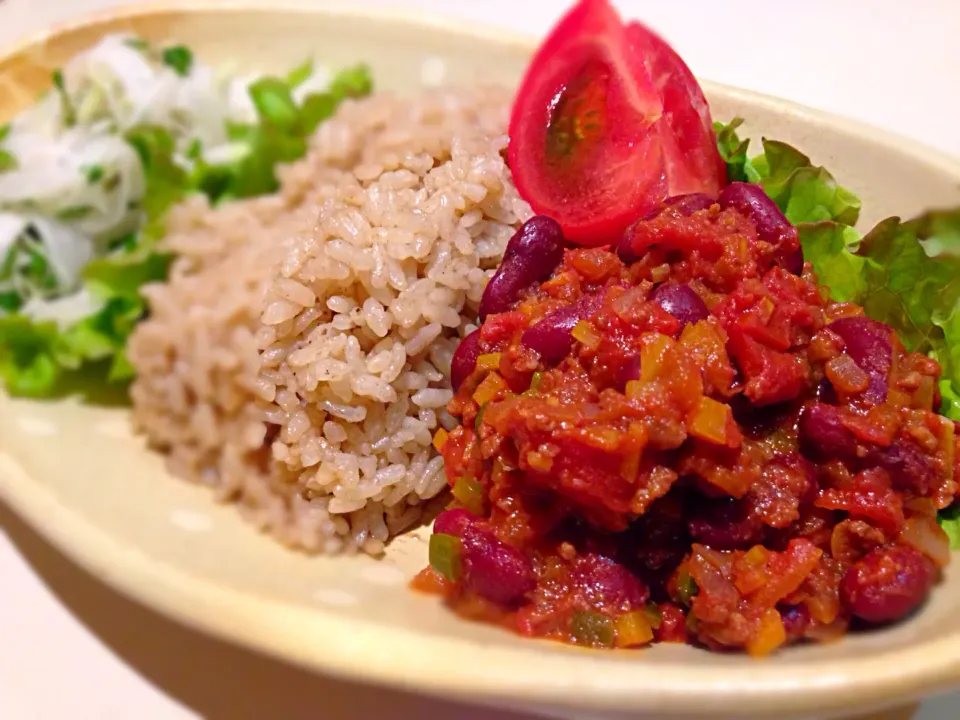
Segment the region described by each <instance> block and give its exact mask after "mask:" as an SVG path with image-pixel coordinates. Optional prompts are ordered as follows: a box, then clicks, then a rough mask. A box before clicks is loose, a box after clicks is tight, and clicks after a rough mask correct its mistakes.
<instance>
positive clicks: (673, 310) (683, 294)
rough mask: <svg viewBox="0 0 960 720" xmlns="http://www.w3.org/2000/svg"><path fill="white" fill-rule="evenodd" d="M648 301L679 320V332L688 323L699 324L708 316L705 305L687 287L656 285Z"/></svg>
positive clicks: (672, 284)
mask: <svg viewBox="0 0 960 720" xmlns="http://www.w3.org/2000/svg"><path fill="white" fill-rule="evenodd" d="M650 301H651V302H654V303H656V304H657V305H659V306H660V307H662V308H663V309H664V310H666V311H667V312H668V313H670V314H671V315H673V316H674V317H675V318H676V319H677V320H679V321H680V329H681V330H682V329H683V327H684V326H685V325H687V324H688V323H695V322H699V321H700V320H705V319H706V318H707V317H709V316H710V311H709V310H708V309H707V305H706V303H704V302H703V300H702V299H701V298H700V296H699V295H697V293H696V292H695V291H694V290H692V289H691V288H690V286H689V285H683V284H681V283H671V282H668V283H663V284H662V285H658V286H657V288H656V289H655V290H654V291H653V293H651V295H650Z"/></svg>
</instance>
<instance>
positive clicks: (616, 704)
mask: <svg viewBox="0 0 960 720" xmlns="http://www.w3.org/2000/svg"><path fill="white" fill-rule="evenodd" d="M238 11H256V12H263V13H266V14H273V13H290V12H301V13H310V14H319V15H336V16H341V17H344V16H346V17H351V18H354V19H366V20H371V21H377V22H385V23H402V24H406V25H412V26H418V27H423V26H427V27H430V28H435V29H437V30H440V31H444V32H451V33H455V34H460V35H469V36H472V37H474V38H478V39H482V40H486V41H489V42H491V43H497V44H500V45H504V44H509V45H513V46H515V47H522V48H523V49H526V50H530V51H532V50H533V49H534V48H535V47H536V43H537V38H535V37H532V36H529V35H524V34H520V33H515V32H511V31H505V30H502V29H499V28H495V27H493V26H489V25H484V24H483V23H474V22H465V21H461V20H456V19H451V18H446V17H444V16H442V15H436V14H424V13H421V12H418V13H411V12H410V11H409V10H406V11H404V9H403V8H398V7H390V8H384V7H373V8H366V7H361V8H358V7H352V6H350V5H349V4H346V3H340V2H334V3H326V2H323V3H318V2H309V1H308V0H278V1H276V2H267V1H266V0H230V1H221V0H194V1H193V2H188V1H187V0H166V1H160V2H148V3H144V4H138V5H127V6H120V7H116V8H110V9H107V10H101V11H98V12H94V13H90V14H87V15H83V16H80V17H78V18H75V19H71V20H68V21H65V22H61V23H56V24H54V25H52V26H50V27H48V28H46V29H44V30H42V31H40V32H37V33H33V34H31V35H28V36H27V37H26V38H24V39H22V40H21V41H19V42H17V43H15V44H14V45H13V46H12V47H10V48H3V49H0V72H2V71H3V70H4V69H5V66H6V65H7V63H8V62H9V61H11V60H12V59H13V58H15V57H16V56H17V55H19V54H21V53H23V52H24V51H26V50H28V49H29V48H30V47H32V46H34V45H36V44H37V43H42V42H46V41H48V40H49V39H51V38H54V37H57V36H59V35H62V34H66V33H71V32H75V31H77V30H80V29H83V28H90V27H91V26H96V25H102V24H105V23H109V22H116V21H118V20H123V19H128V18H143V17H147V16H151V15H157V14H171V13H184V14H195V13H198V12H224V13H233V12H238ZM704 87H705V89H707V90H708V92H711V91H712V92H713V93H716V94H723V95H725V96H727V97H728V98H732V99H742V100H743V101H744V102H750V103H754V104H762V105H764V106H766V107H768V108H770V109H771V110H776V111H777V112H780V113H785V114H789V115H791V116H795V117H802V118H804V119H806V120H807V121H808V122H811V123H815V124H819V125H823V126H829V127H830V128H831V130H832V131H834V132H838V131H839V132H842V133H846V134H850V135H856V136H857V137H859V138H864V139H867V140H869V141H871V142H875V143H878V144H882V145H887V146H890V145H894V146H896V149H897V152H899V153H901V154H905V155H910V156H912V157H913V158H915V159H916V160H918V161H920V162H922V163H923V164H925V165H927V166H928V167H929V168H930V169H931V170H936V171H938V172H941V173H944V174H947V175H949V176H951V177H953V178H954V179H956V180H957V182H958V184H960V158H954V157H953V156H951V155H949V154H947V153H944V152H939V151H936V150H933V149H932V148H930V147H928V146H926V145H923V144H922V143H919V142H917V141H915V140H912V139H908V138H903V137H901V136H899V135H896V134H894V133H891V132H889V131H886V130H882V129H880V128H877V127H875V126H872V125H869V124H867V123H863V122H861V121H858V120H853V119H850V118H846V117H843V116H839V115H836V114H832V113H828V112H824V111H821V110H817V109H814V108H809V107H806V106H803V105H800V104H798V103H794V102H792V101H789V100H784V99H780V98H776V97H773V96H770V95H765V94H762V93H756V92H753V91H749V90H743V89H738V88H733V87H730V86H727V85H723V84H720V83H715V82H711V81H704ZM0 499H2V500H3V501H4V502H6V503H7V504H8V505H9V506H10V507H11V508H12V509H13V510H14V511H15V512H17V513H18V514H19V515H20V516H21V517H23V518H24V519H25V520H26V521H27V522H28V523H29V524H30V525H31V527H32V528H33V529H34V530H36V531H37V532H38V533H39V534H40V535H42V536H44V537H45V538H46V539H47V540H48V541H50V542H51V543H52V544H53V545H55V546H56V547H57V548H58V550H59V551H60V552H62V553H63V554H64V555H65V556H67V557H69V558H71V559H73V560H74V561H75V562H77V563H78V564H79V565H81V566H82V567H84V568H85V569H86V570H87V571H88V572H91V574H93V575H94V576H95V577H97V578H98V579H100V580H102V581H103V582H105V583H107V584H108V585H110V586H112V587H114V588H115V589H117V590H118V591H120V592H122V593H124V594H126V595H128V596H130V597H133V598H135V599H136V600H138V601H139V602H141V603H143V604H144V605H147V606H148V607H151V608H153V609H154V610H157V611H159V612H161V613H163V614H165V615H167V616H170V617H173V618H175V619H176V620H178V621H179V622H182V623H183V624H185V625H187V626H190V627H193V628H195V629H197V630H200V631H203V632H207V633H210V634H212V635H214V636H217V637H220V638H223V639H226V640H229V641H233V642H235V643H238V644H240V645H243V646H245V647H248V648H251V649H254V650H257V651H260V652H264V653H266V654H268V655H272V656H274V657H277V658H280V659H282V660H286V661H289V662H294V663H296V664H298V665H301V666H304V667H308V668H310V669H313V670H316V671H321V672H324V673H328V674H331V675H334V676H338V677H344V678H351V679H354V680H361V681H364V682H368V683H373V684H382V685H387V686H392V687H399V688H403V689H407V690H413V691H420V692H429V693H433V694H438V695H445V696H455V697H462V698H471V697H473V698H475V699H476V698H478V696H480V695H486V699H487V701H493V700H496V701H503V702H513V703H530V704H540V705H553V706H558V707H559V706H567V707H581V708H585V707H590V708H594V709H604V710H610V711H616V710H634V711H636V710H647V711H656V712H657V713H659V714H662V715H677V714H690V713H694V714H699V713H703V712H704V704H705V703H706V702H707V701H709V702H710V704H711V709H712V710H713V709H715V710H723V711H725V712H730V713H734V712H735V713H737V714H739V715H754V716H755V715H762V714H765V713H770V712H784V711H789V712H792V713H805V712H824V711H840V710H844V709H848V708H850V707H851V706H852V705H854V704H856V703H858V702H861V701H862V700H863V699H864V698H869V701H870V703H876V704H878V705H879V704H888V703H893V702H896V701H899V700H907V699H912V698H915V697H917V696H919V695H921V694H925V693H929V692H935V691H938V690H942V689H947V688H949V687H951V686H953V685H955V684H956V683H957V682H958V681H960V643H958V642H957V635H956V634H954V635H952V636H949V635H948V636H946V637H940V638H935V639H933V640H930V641H927V642H923V643H920V644H916V645H913V646H908V647H906V648H901V649H895V650H889V651H886V652H883V653H880V654H877V655H875V656H871V657H867V658H860V659H857V660H855V661H854V660H842V661H835V662H831V661H828V662H825V663H821V664H819V665H817V666H816V668H812V667H807V665H809V664H807V665H803V666H800V665H796V664H795V665H792V666H791V665H785V664H783V663H777V664H767V665H763V664H758V665H757V667H756V668H755V669H754V671H753V672H750V673H746V672H745V671H744V669H743V667H742V666H731V667H730V668H728V669H723V668H709V669H706V668H696V669H698V670H701V673H694V672H691V668H692V667H693V666H690V665H688V664H684V663H682V662H671V663H659V664H658V665H657V666H656V667H655V677H653V678H652V679H653V681H654V682H653V683H649V682H648V683H646V684H644V683H642V682H638V680H639V679H640V678H641V675H639V674H638V670H639V671H640V672H641V673H649V671H650V666H649V665H648V664H646V663H640V664H638V663H628V662H622V661H617V660H613V659H611V658H605V657H603V656H602V655H592V656H591V662H592V663H595V665H596V666H602V669H603V672H596V671H594V672H590V673H585V674H583V675H579V674H572V675H571V674H569V670H570V669H571V661H570V658H571V657H573V656H574V655H573V654H571V653H543V652H540V651H539V648H541V647H542V645H540V644H537V643H531V644H530V645H529V646H528V647H522V648H521V647H517V648H502V647H493V648H491V647H487V646H486V645H484V644H479V643H474V642H471V641H467V640H463V639H458V638H456V637H444V636H427V637H424V636H421V635H417V634H416V633H414V632H413V631H410V630H406V629H405V628H396V627H390V626H384V625H383V624H380V623H377V622H375V621H371V620H368V619H360V618H356V619H354V618H350V619H344V618H343V617H342V616H339V615H337V614H336V613H335V612H331V611H329V610H326V609H323V608H310V609H306V608H303V607H298V606H294V605H290V604H288V603H286V602H284V601H281V600H268V599H265V598H261V597H257V596H256V595H253V594H249V593H244V592H240V591H237V590H232V589H230V588H226V587H223V586H220V585H217V584H216V583H213V582H211V581H208V580H206V579H204V578H202V577H199V576H195V575H192V574H190V573H186V572H183V571H181V570H179V569H177V568H176V567H175V566H169V565H165V564H163V563H162V562H159V561H157V560H156V559H152V558H151V557H150V556H148V555H146V554H144V553H142V552H139V551H138V550H137V549H136V548H134V547H131V546H125V545H124V543H123V542H122V541H121V539H120V538H116V537H114V536H112V535H110V534H109V533H107V532H106V531H103V530H101V529H100V528H99V527H97V526H95V525H93V524H92V523H90V522H88V521H87V520H86V519H85V518H84V517H83V516H82V515H81V514H78V513H76V512H74V511H72V510H71V509H70V508H69V507H68V506H66V505H64V504H62V503H60V502H59V500H58V499H57V498H56V496H55V494H54V493H53V492H52V491H50V490H48V489H47V488H46V487H45V486H44V485H43V483H41V482H38V481H35V480H33V479H32V478H31V477H30V475H29V474H28V473H27V471H26V470H25V469H24V468H23V467H22V466H21V465H20V464H19V462H18V461H17V460H16V459H15V457H14V456H13V455H11V454H10V453H8V452H4V451H2V450H0ZM211 502H212V498H211ZM385 637H389V638H391V639H390V640H389V641H385V640H384V638H385ZM310 638H312V639H313V640H314V641H313V642H310V641H309V639H310ZM317 639H322V640H323V642H322V645H318V643H317V642H316V640H317ZM384 646H389V647H391V648H403V649H406V651H407V652H405V653H399V654H398V653H395V652H394V653H383V652H378V651H382V649H383V647H384ZM504 655H509V656H510V657H512V658H514V659H515V660H516V662H513V663H508V664H503V663H502V658H503V657H504ZM457 658H459V659H460V660H461V661H463V660H466V659H467V658H469V663H470V667H471V672H470V673H469V674H468V673H462V672H461V673H446V672H443V670H444V669H445V668H449V667H450V663H451V662H454V661H455V660H456V659H457ZM485 660H489V662H485ZM521 663H523V664H525V665H527V666H528V667H532V668H534V667H535V668H536V670H535V671H533V672H531V673H527V674H521V675H518V674H516V673H513V672H511V670H510V668H512V667H515V666H516V665H518V664H521ZM574 666H575V664H574ZM787 670H789V671H791V672H792V673H793V674H792V675H791V676H790V677H789V679H787V678H784V677H783V676H784V673H785V672H786V671H787ZM704 671H705V672H707V673H709V674H710V675H711V676H712V679H710V680H709V681H704V679H703V678H702V677H697V675H699V674H702V673H703V672H704ZM775 676H779V677H775ZM651 684H653V685H655V687H651Z"/></svg>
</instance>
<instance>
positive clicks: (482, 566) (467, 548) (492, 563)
mask: <svg viewBox="0 0 960 720" xmlns="http://www.w3.org/2000/svg"><path fill="white" fill-rule="evenodd" d="M460 543H461V547H462V549H463V556H462V562H463V579H462V582H463V587H464V588H465V589H467V590H469V591H472V592H474V593H476V594H477V595H479V596H480V597H484V598H486V599H487V600H490V601H492V602H495V603H497V604H499V605H503V606H512V605H515V604H516V603H518V602H520V601H521V600H522V599H523V596H524V595H525V594H526V593H528V592H531V591H532V590H533V589H534V588H535V587H536V585H537V582H536V579H535V577H534V575H533V565H532V564H531V562H530V560H529V559H528V558H527V556H526V555H524V554H523V553H522V552H520V551H519V550H517V549H516V548H514V547H511V546H510V545H507V544H505V543H503V542H500V540H498V539H497V537H496V536H495V535H494V534H493V533H491V532H489V531H487V530H481V529H479V528H477V527H475V526H474V527H470V528H468V529H467V530H466V531H465V532H464V533H463V535H462V536H461V537H460Z"/></svg>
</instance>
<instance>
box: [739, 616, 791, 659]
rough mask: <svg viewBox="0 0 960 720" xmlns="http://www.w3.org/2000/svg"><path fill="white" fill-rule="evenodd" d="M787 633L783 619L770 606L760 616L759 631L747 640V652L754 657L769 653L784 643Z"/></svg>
mask: <svg viewBox="0 0 960 720" xmlns="http://www.w3.org/2000/svg"><path fill="white" fill-rule="evenodd" d="M786 639H787V633H786V631H785V630H784V628H783V620H782V619H781V617H780V613H778V612H777V611H776V610H775V609H774V608H769V609H768V610H767V611H766V612H764V613H763V615H762V616H761V618H760V623H759V625H758V627H757V632H756V633H755V634H754V636H753V637H752V638H750V640H748V641H747V652H748V653H750V654H751V655H753V656H754V657H762V656H764V655H769V654H770V653H772V652H773V651H774V650H776V649H777V648H778V647H780V646H781V645H783V643H784V641H785V640H786Z"/></svg>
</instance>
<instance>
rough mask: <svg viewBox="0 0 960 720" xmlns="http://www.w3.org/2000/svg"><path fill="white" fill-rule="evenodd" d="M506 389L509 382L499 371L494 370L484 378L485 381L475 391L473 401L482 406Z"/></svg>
mask: <svg viewBox="0 0 960 720" xmlns="http://www.w3.org/2000/svg"><path fill="white" fill-rule="evenodd" d="M506 389H507V383H506V382H505V381H504V379H503V378H502V377H500V375H499V374H498V373H495V372H492V373H490V374H489V375H487V376H486V377H485V378H484V379H483V382H481V383H480V385H479V386H478V387H477V389H476V390H475V391H474V393H473V401H474V402H475V403H476V404H477V405H480V406H481V407H482V406H483V405H486V404H487V403H488V402H490V401H491V400H493V399H494V398H496V397H497V395H499V394H500V393H501V392H502V391H504V390H506Z"/></svg>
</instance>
